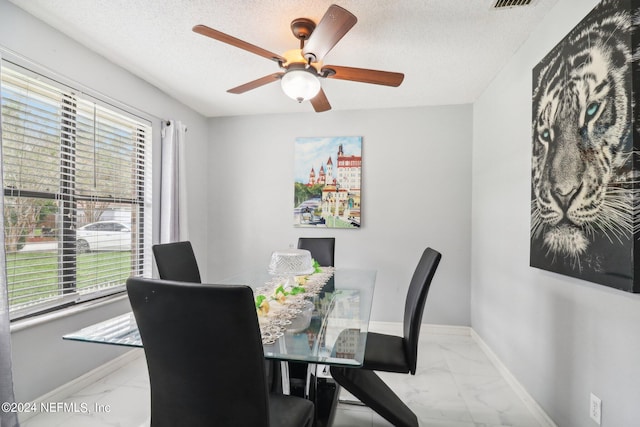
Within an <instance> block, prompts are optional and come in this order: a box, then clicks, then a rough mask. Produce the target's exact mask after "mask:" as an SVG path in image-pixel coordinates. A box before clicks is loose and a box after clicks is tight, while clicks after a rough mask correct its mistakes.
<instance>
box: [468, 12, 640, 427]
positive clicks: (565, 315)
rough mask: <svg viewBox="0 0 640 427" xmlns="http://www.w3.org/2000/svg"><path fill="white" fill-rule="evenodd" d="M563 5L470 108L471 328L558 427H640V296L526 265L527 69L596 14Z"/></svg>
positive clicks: (529, 82)
mask: <svg viewBox="0 0 640 427" xmlns="http://www.w3.org/2000/svg"><path fill="white" fill-rule="evenodd" d="M596 3H597V1H596V0H588V1H585V0H562V1H560V2H558V4H557V5H556V6H555V8H554V9H553V10H552V11H551V12H550V13H549V15H548V16H547V17H546V18H545V20H544V21H543V22H542V24H541V25H540V26H539V27H538V28H537V29H536V30H535V31H534V32H533V33H532V35H531V37H530V38H529V39H528V40H527V41H526V43H524V45H523V46H522V47H521V49H520V50H519V51H518V52H517V53H516V55H515V56H514V57H513V59H512V60H511V61H510V62H509V64H508V65H507V66H506V67H505V68H504V69H503V71H502V72H501V73H500V74H499V75H498V76H497V77H496V78H495V79H494V81H493V83H492V84H491V86H490V87H489V88H488V89H487V90H486V91H485V93H484V94H483V95H482V97H481V98H480V99H479V100H478V101H477V102H476V103H475V104H474V129H473V135H474V138H473V139H474V141H473V175H472V178H473V179H472V180H473V204H472V212H473V220H472V239H471V240H472V270H471V277H472V302H471V310H472V311H471V323H472V326H473V328H474V329H475V330H476V331H477V332H478V334H479V335H480V336H481V337H482V338H483V339H484V340H485V341H486V342H487V343H488V344H489V346H490V347H491V348H492V349H493V350H494V351H495V353H496V354H497V355H498V356H499V357H500V358H501V359H502V361H503V362H504V363H505V364H506V365H507V366H508V368H509V369H510V370H511V371H512V373H513V374H514V375H515V376H516V377H517V378H518V379H519V381H520V382H521V383H522V384H523V385H524V386H525V387H526V389H527V390H528V391H529V393H530V394H531V395H532V396H533V397H534V398H535V399H536V400H537V401H538V402H539V403H540V404H541V406H542V407H543V408H544V410H545V411H546V412H547V413H548V414H549V415H550V416H551V417H552V418H553V420H554V421H555V422H556V423H557V424H558V425H559V426H561V427H583V426H590V425H595V424H594V423H593V421H591V420H590V419H589V416H588V408H589V395H590V393H591V392H593V393H594V394H596V395H597V396H599V397H600V398H601V399H602V402H603V403H602V404H603V412H602V425H603V426H607V427H627V426H636V425H639V423H640V405H638V402H640V386H639V384H640V363H639V360H640V358H639V355H640V333H639V332H638V325H640V297H639V296H638V295H631V294H627V293H625V292H621V291H617V290H613V289H610V288H607V287H605V286H599V285H595V284H592V283H588V282H585V281H581V280H576V279H572V278H569V277H565V276H561V275H558V274H554V273H549V272H545V271H542V270H538V269H534V268H531V267H529V220H530V168H531V89H532V68H533V67H534V65H535V64H537V63H538V62H539V61H540V60H541V59H542V58H543V57H544V55H545V54H546V53H547V52H548V51H549V50H550V49H551V48H553V46H555V44H556V43H558V42H559V41H560V40H561V39H562V38H563V37H564V36H565V35H566V34H567V33H568V32H569V31H570V30H571V29H572V28H573V27H574V26H575V25H576V24H577V23H578V22H579V21H580V20H581V19H582V18H583V17H584V16H586V14H587V13H588V12H589V11H590V10H591V9H592V8H593V6H595V4H596Z"/></svg>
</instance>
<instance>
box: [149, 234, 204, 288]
mask: <svg viewBox="0 0 640 427" xmlns="http://www.w3.org/2000/svg"><path fill="white" fill-rule="evenodd" d="M152 250H153V256H154V257H155V259H156V266H157V267H158V273H159V274H160V278H161V279H163V280H175V281H178V282H191V283H200V282H201V280H202V279H201V278H200V270H199V269H198V261H197V260H196V255H195V253H194V252H193V247H192V246H191V242H188V241H186V242H174V243H162V244H158V245H153V246H152Z"/></svg>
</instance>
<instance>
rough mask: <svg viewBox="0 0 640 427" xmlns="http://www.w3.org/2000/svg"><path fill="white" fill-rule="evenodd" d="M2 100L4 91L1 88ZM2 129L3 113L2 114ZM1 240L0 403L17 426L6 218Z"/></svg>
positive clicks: (4, 426)
mask: <svg viewBox="0 0 640 427" xmlns="http://www.w3.org/2000/svg"><path fill="white" fill-rule="evenodd" d="M1 59H2V58H0V62H1ZM1 100H2V91H1V90H0V101H1ZM0 129H2V114H0ZM0 143H2V132H0ZM2 176H3V175H2V150H0V188H4V185H3V184H2ZM0 212H4V196H1V197H0ZM3 218H4V216H3ZM0 242H1V243H2V244H1V245H0V403H2V404H3V410H0V426H1V427H15V426H18V414H17V413H16V412H11V411H6V410H4V409H5V407H4V405H6V404H7V402H8V403H11V402H14V400H15V398H14V394H13V374H12V371H11V369H12V368H11V330H10V328H9V296H8V286H7V270H6V259H5V255H6V254H5V251H4V220H3V221H2V223H0Z"/></svg>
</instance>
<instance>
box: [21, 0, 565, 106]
mask: <svg viewBox="0 0 640 427" xmlns="http://www.w3.org/2000/svg"><path fill="white" fill-rule="evenodd" d="M11 1H12V2H13V3H14V4H16V5H17V6H19V7H21V8H22V9H24V10H25V11H27V12H29V13H31V14H32V15H34V16H36V17H38V18H39V19H41V20H43V21H45V22H46V23H48V24H49V25H51V26H53V27H55V28H57V29H58V30H60V31H61V32H63V33H65V34H67V35H68V36H69V37H71V38H73V39H75V40H77V41H78V42H80V43H82V44H83V45H85V46H87V47H88V48H90V49H91V50H93V51H95V52H97V53H99V54H101V55H102V56H104V57H106V58H108V59H109V60H111V61H112V62H114V63H116V64H118V65H120V66H121V67H123V68H125V69H127V70H129V71H131V72H132V73H133V74H135V75H137V76H139V77H141V78H142V79H144V80H146V81H148V82H150V83H151V84H153V85H155V86H156V87H158V88H160V89H161V90H162V91H164V92H166V93H167V94H169V95H171V96H172V97H174V98H175V99H178V100H179V101H181V102H183V103H184V104H186V105H188V106H190V107H191V108H193V109H194V110H196V111H198V112H200V113H201V114H203V115H205V116H210V117H213V116H232V115H243V114H270V113H291V112H311V111H313V109H312V107H311V105H309V103H308V102H307V103H303V104H298V103H296V102H295V101H293V100H291V99H289V98H287V97H286V96H285V95H284V93H282V91H281V89H280V85H279V83H278V82H276V83H272V84H269V85H267V86H263V87H260V88H258V89H255V90H252V91H250V92H247V93H245V94H242V95H234V94H229V93H227V92H226V90H227V89H229V88H232V87H235V86H238V85H240V84H243V83H246V82H248V81H251V80H254V79H257V78H259V77H262V76H265V75H267V74H271V73H274V72H277V71H279V68H278V65H277V64H276V63H274V62H272V61H269V60H267V59H265V58H262V57H260V56H257V55H254V54H251V53H248V52H246V51H244V50H241V49H238V48H234V47H231V46H229V45H226V44H223V43H221V42H218V41H215V40H213V39H209V38H207V37H204V36H201V35H198V34H196V33H193V32H192V31H191V28H192V27H193V26H194V25H196V24H204V25H207V26H209V27H212V28H215V29H217V30H220V31H222V32H225V33H227V34H230V35H233V36H235V37H238V38H240V39H242V40H245V41H247V42H249V43H252V44H255V45H258V46H260V47H262V48H265V49H267V50H269V51H272V52H275V53H280V54H281V53H283V52H285V51H287V50H289V49H294V48H297V47H298V40H297V39H295V38H294V36H293V34H292V33H291V30H290V23H291V20H293V19H294V18H298V17H306V18H311V19H313V20H314V21H316V22H318V21H319V20H320V18H321V17H322V15H323V14H324V12H325V11H326V10H327V8H328V7H329V6H330V5H331V3H336V4H338V5H339V6H342V7H344V8H345V9H347V10H349V11H350V12H352V13H353V14H354V15H356V17H357V18H358V23H357V24H356V25H355V26H354V27H353V28H352V29H351V31H350V32H349V33H347V35H346V36H345V37H344V38H343V39H342V40H341V41H340V42H339V43H338V44H337V45H336V46H335V47H334V49H333V50H332V51H331V52H329V54H328V55H327V56H326V57H325V59H324V63H325V64H333V65H343V66H351V67H361V68H371V69H378V70H385V71H397V72H402V73H404V74H405V80H404V82H403V83H402V85H401V86H400V87H398V88H391V87H385V86H377V85H371V84H365V83H358V82H350V81H341V80H330V79H323V80H322V85H323V88H324V91H325V93H326V94H327V97H328V99H329V101H330V103H331V105H332V107H333V110H351V109H365V108H389V107H409V106H422V105H446V104H460V103H471V102H473V101H475V99H476V98H477V97H478V96H479V95H480V94H481V93H482V91H483V90H484V89H485V88H486V87H487V85H488V84H489V83H490V82H491V80H492V79H493V77H494V76H495V75H496V73H497V72H498V71H499V70H500V69H501V68H502V66H503V65H504V64H505V63H506V61H507V60H508V58H509V57H510V56H511V55H512V54H513V53H514V52H515V51H516V50H517V49H518V47H519V46H520V45H521V44H522V43H523V42H524V41H525V40H526V39H527V37H528V36H529V33H530V32H531V30H532V29H533V28H534V27H535V26H536V24H537V23H538V22H539V21H540V20H541V19H542V18H543V17H544V15H545V14H546V13H547V12H548V11H549V9H550V8H551V7H552V6H553V5H554V4H555V3H557V1H558V0H534V1H533V2H532V5H530V6H525V7H517V8H510V9H503V10H493V9H492V5H493V3H494V1H495V0H402V1H383V0H335V1H333V2H332V1H324V0H322V1H319V0H236V1H230V0H11ZM320 114H328V113H320Z"/></svg>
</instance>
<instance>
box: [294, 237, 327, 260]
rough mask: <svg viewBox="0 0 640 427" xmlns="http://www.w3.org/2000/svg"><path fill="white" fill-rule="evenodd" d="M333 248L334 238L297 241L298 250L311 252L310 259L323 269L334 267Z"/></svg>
mask: <svg viewBox="0 0 640 427" xmlns="http://www.w3.org/2000/svg"><path fill="white" fill-rule="evenodd" d="M335 248H336V239H335V237H300V238H299V239H298V249H306V250H308V251H309V252H311V257H312V258H313V259H315V260H316V261H318V264H320V265H321V266H324V267H333V266H334V263H333V258H334V254H335Z"/></svg>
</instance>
